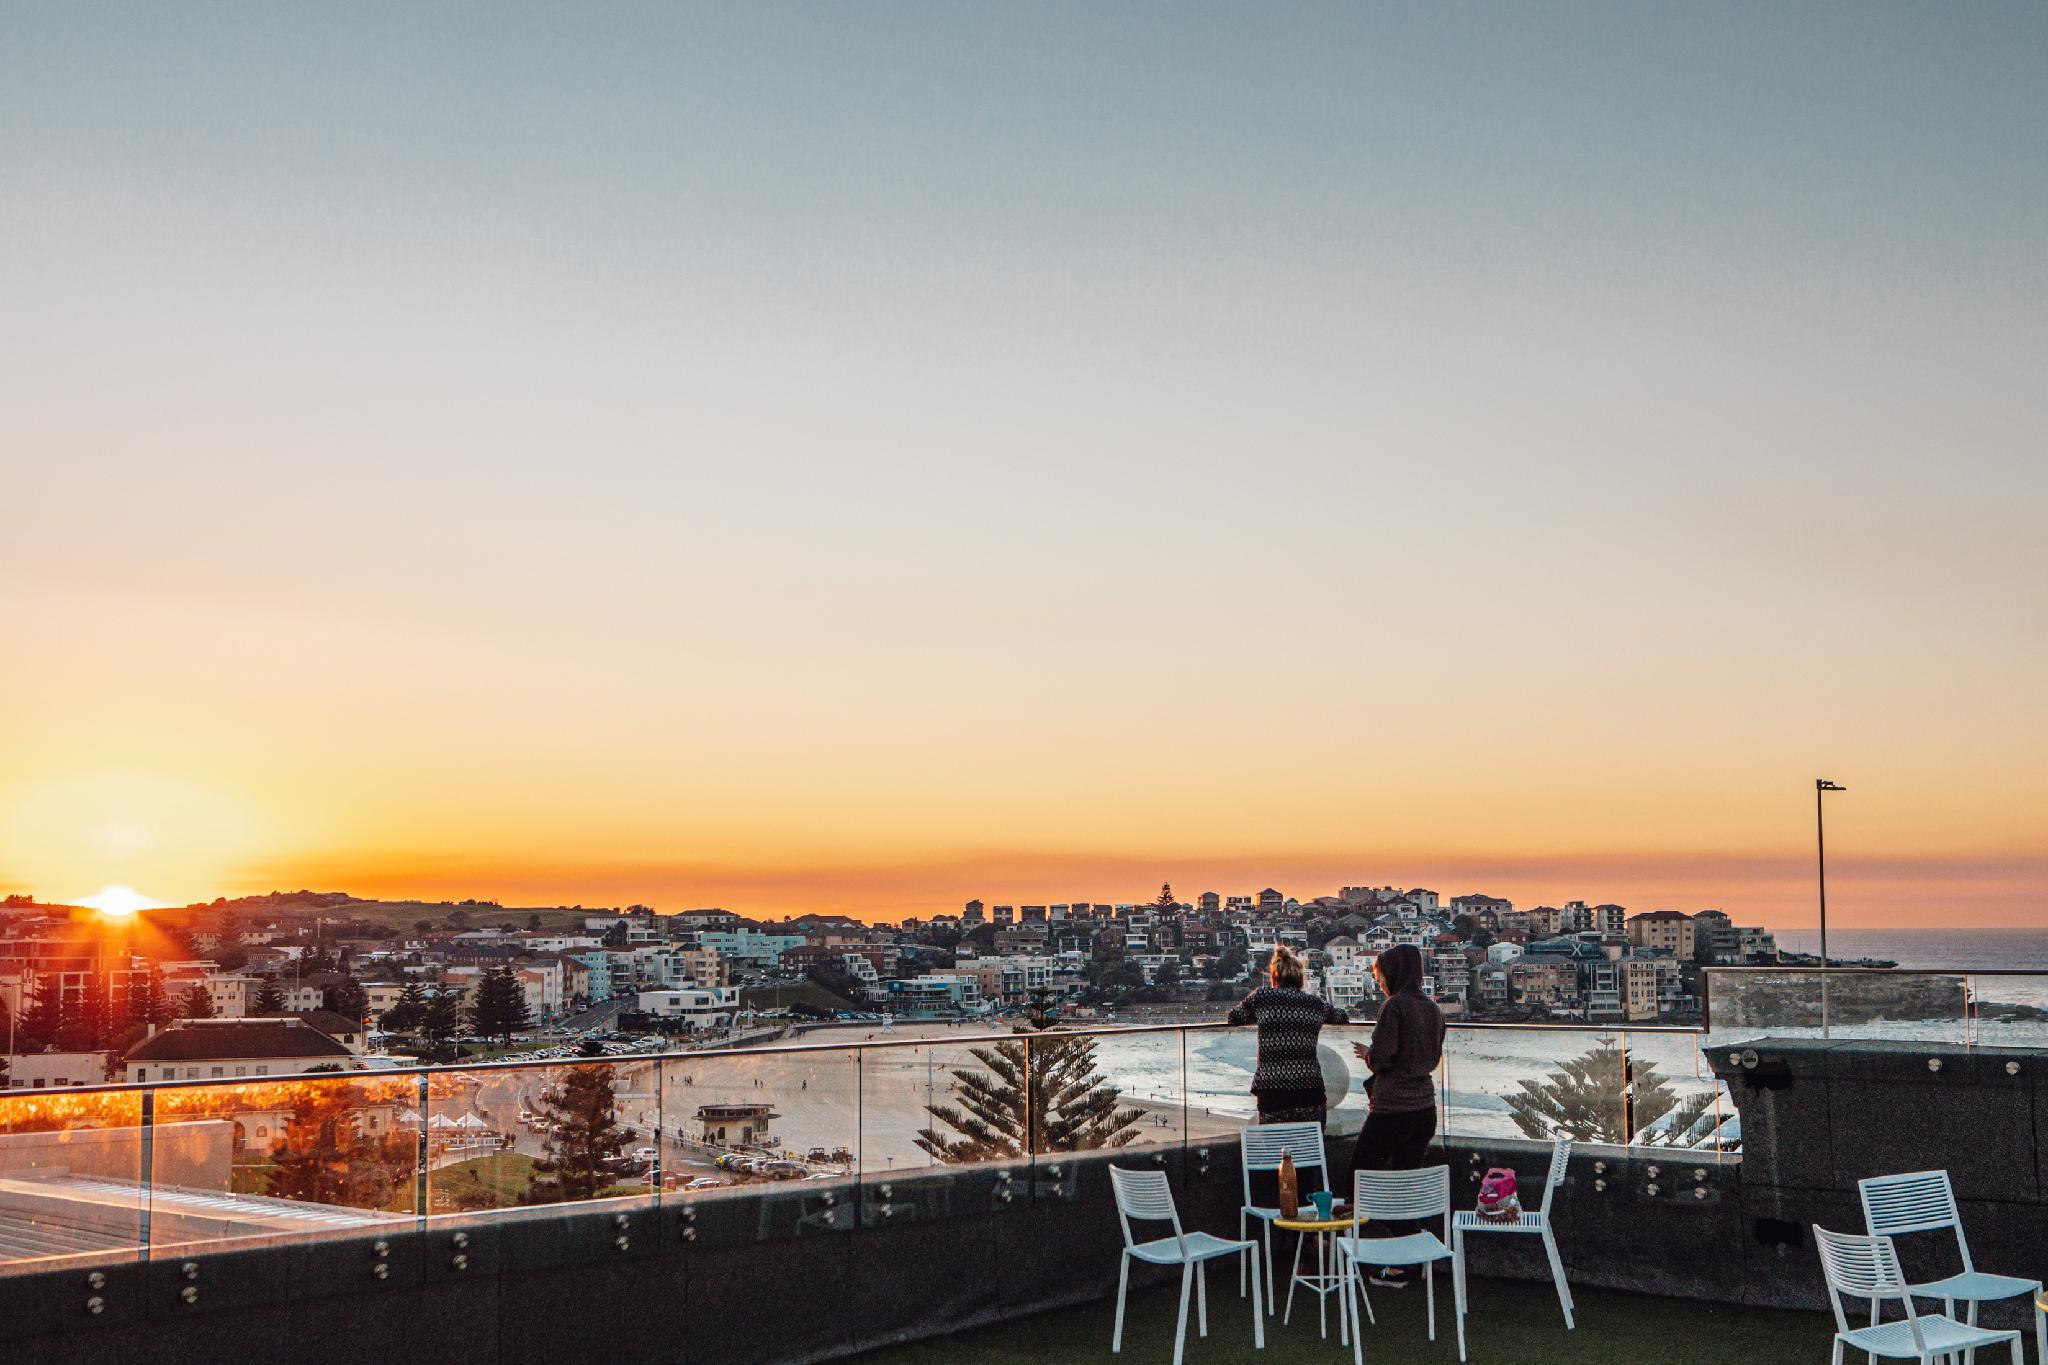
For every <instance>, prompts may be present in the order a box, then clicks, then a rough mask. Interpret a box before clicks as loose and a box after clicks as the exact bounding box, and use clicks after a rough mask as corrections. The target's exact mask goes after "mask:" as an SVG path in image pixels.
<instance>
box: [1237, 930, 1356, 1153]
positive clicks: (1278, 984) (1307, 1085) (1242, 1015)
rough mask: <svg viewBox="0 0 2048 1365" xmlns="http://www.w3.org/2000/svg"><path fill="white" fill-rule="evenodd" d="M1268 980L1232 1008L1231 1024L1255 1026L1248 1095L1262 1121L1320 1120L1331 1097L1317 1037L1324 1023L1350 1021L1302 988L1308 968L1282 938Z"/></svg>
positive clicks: (1323, 1117)
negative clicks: (1253, 1064) (1256, 1053)
mask: <svg viewBox="0 0 2048 1365" xmlns="http://www.w3.org/2000/svg"><path fill="white" fill-rule="evenodd" d="M1266 970H1267V976H1268V979H1269V980H1270V981H1271V983H1272V984H1271V985H1266V986H1261V987H1259V988H1258V989H1257V990H1255V991H1253V992H1252V993H1251V994H1250V995H1247V996H1246V997H1245V998H1244V999H1243V1000H1242V1001H1241V1002H1239V1004H1238V1006H1237V1008H1235V1009H1233V1010H1232V1011H1231V1012H1230V1016H1229V1018H1230V1022H1231V1023H1233V1024H1257V1025H1258V1026H1259V1065H1258V1070H1257V1071H1255V1072H1253V1074H1252V1095H1253V1097H1254V1098H1255V1099H1257V1101H1258V1104H1259V1122H1260V1123H1306V1122H1314V1123H1323V1122H1325V1121H1326V1120H1327V1119H1328V1118H1329V1109H1330V1101H1329V1095H1328V1092H1326V1091H1325V1090H1324V1089H1323V1068H1322V1064H1321V1063H1320V1062H1319V1061H1317V1059H1316V1040H1317V1038H1318V1036H1319V1035H1320V1034H1321V1033H1322V1031H1323V1025H1325V1024H1348V1023H1350V1022H1351V1019H1350V1016H1349V1015H1347V1014H1345V1013H1344V1011H1343V1010H1340V1009H1338V1008H1337V1007H1336V1006H1335V1005H1330V1004H1326V1003H1324V1002H1323V1001H1321V1000H1318V999H1317V998H1316V997H1315V996H1313V995H1310V994H1309V993H1308V992H1307V991H1305V990H1303V989H1302V984H1303V982H1304V981H1305V980H1306V979H1307V975H1308V972H1307V968H1306V967H1305V965H1304V964H1303V962H1302V960H1301V954H1300V953H1297V952H1295V951H1294V950H1293V949H1292V948H1289V947H1287V946H1286V945H1285V944H1282V945H1281V946H1280V947H1277V948H1275V949H1274V950H1273V960H1272V961H1271V962H1270V963H1269V964H1268V965H1267V969H1266Z"/></svg>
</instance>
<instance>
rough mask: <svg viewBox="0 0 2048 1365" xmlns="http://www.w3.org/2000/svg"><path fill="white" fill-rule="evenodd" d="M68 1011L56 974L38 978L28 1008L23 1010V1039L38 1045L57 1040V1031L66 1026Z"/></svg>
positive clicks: (45, 1044) (24, 1041)
mask: <svg viewBox="0 0 2048 1365" xmlns="http://www.w3.org/2000/svg"><path fill="white" fill-rule="evenodd" d="M66 1013H67V1011H66V1009H65V1005H64V997H63V993H62V991H61V990H60V989H59V987H58V984H57V979H56V977H54V976H42V977H39V978H37V980H36V986H35V994H34V996H32V997H31V998H30V1000H29V1002H28V1008H27V1009H25V1010H23V1011H22V1012H21V1039H20V1041H21V1042H23V1043H30V1044H33V1045H34V1046H36V1047H45V1046H47V1045H49V1044H51V1043H54V1042H56V1041H57V1031H58V1030H59V1029H61V1028H63V1027H64V1016H65V1014H66Z"/></svg>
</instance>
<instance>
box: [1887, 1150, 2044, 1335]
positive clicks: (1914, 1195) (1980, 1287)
mask: <svg viewBox="0 0 2048 1365" xmlns="http://www.w3.org/2000/svg"><path fill="white" fill-rule="evenodd" d="M1856 1192H1857V1194H1859V1195H1860V1196H1862V1199H1863V1227H1864V1231H1866V1232H1868V1233H1870V1234H1871V1235H1872V1236H1873V1237H1896V1236H1900V1235H1902V1234H1905V1233H1909V1232H1940V1231H1942V1230H1943V1229H1953V1230H1954V1231H1955V1234H1956V1251H1957V1253H1958V1254H1959V1255H1960V1256H1961V1257H1962V1262H1963V1268H1962V1270H1961V1271H1960V1272H1959V1273H1957V1274H1954V1275H1950V1276H1948V1277H1947V1278H1946V1279H1940V1280H1929V1281H1928V1282H1927V1283H1925V1284H1909V1285H1907V1286H1906V1292H1907V1293H1908V1294H1909V1295H1911V1296H1912V1297H1913V1298H1916V1299H1940V1300H1941V1311H1942V1312H1944V1313H1946V1314H1947V1315H1948V1316H1950V1317H1954V1316H1955V1315H1956V1304H1957V1303H1959V1302H1960V1303H1966V1304H1968V1305H1969V1314H1968V1316H1967V1317H1966V1318H1965V1319H1964V1321H1965V1322H1967V1323H1969V1325H1970V1326H1972V1327H1975V1326H1976V1325H1977V1305H1978V1304H1980V1303H1995V1302H1997V1301H1998V1300H2000V1299H2016V1298H2018V1297H2020V1296H2021V1295H2022V1294H2027V1295H2038V1294H2039V1293H2040V1292H2041V1281H2039V1280H2023V1279H2020V1278H2018V1277H2017V1276H2014V1275H1993V1274H1991V1273H1989V1272H1988V1271H1982V1270H1979V1269H1977V1266H1976V1263H1975V1262H1974V1261H1972V1260H1971V1259H1970V1244H1969V1242H1968V1241H1967V1240H1965V1239H1964V1237H1963V1219H1962V1215H1961V1213H1959V1212H1958V1211H1957V1209H1956V1192H1955V1188H1954V1187H1953V1186H1952V1185H1951V1184H1950V1183H1949V1178H1948V1172H1947V1171H1910V1172H1908V1173H1906V1174H1904V1175H1880V1176H1874V1177H1872V1178H1871V1179H1869V1180H1859V1181H1857V1182H1856ZM1870 1308H1871V1312H1872V1313H1873V1314H1875V1313H1876V1311H1877V1304H1876V1303H1875V1302H1874V1301H1873V1302H1872V1304H1871V1305H1870ZM1872 1321H1873V1322H1874V1321H1876V1319H1875V1317H1873V1318H1872ZM2034 1350H2035V1354H2036V1356H2037V1357H2038V1358H2039V1359H2040V1360H2041V1361H2043V1362H2048V1314H2044V1313H2043V1312H2042V1311H2041V1309H2040V1307H2039V1305H2038V1304H2037V1305H2036V1307H2035V1310H2034Z"/></svg>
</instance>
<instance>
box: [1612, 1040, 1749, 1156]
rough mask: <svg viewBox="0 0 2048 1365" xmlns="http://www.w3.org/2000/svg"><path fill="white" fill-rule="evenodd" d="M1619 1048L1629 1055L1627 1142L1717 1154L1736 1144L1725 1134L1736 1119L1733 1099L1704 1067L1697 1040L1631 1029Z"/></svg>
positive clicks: (1733, 1138) (1731, 1136) (1733, 1139)
mask: <svg viewBox="0 0 2048 1365" xmlns="http://www.w3.org/2000/svg"><path fill="white" fill-rule="evenodd" d="M1622 1045H1623V1046H1624V1047H1625V1048H1627V1050H1628V1070H1627V1077H1628V1091H1627V1095H1626V1101H1627V1107H1628V1125H1629V1127H1630V1128H1631V1129H1632V1130H1633V1131H1632V1133H1631V1138H1630V1140H1631V1141H1632V1142H1635V1143H1636V1144H1638V1145H1641V1146H1648V1147H1684V1148H1688V1149H1694V1150H1700V1151H1706V1152H1714V1153H1718V1152H1720V1151H1722V1150H1723V1149H1724V1148H1728V1147H1729V1146H1730V1144H1732V1143H1734V1142H1735V1141H1737V1137H1736V1134H1735V1133H1734V1132H1731V1131H1726V1130H1727V1129H1728V1126H1729V1124H1730V1121H1731V1120H1732V1119H1733V1118H1734V1117H1735V1103H1734V1100H1733V1099H1732V1098H1731V1097H1730V1096H1729V1095H1728V1093H1727V1088H1726V1087H1725V1086H1723V1085H1722V1084H1721V1083H1720V1082H1719V1081H1718V1080H1717V1079H1716V1078H1715V1076H1714V1072H1713V1068H1711V1067H1710V1066H1708V1065H1707V1059H1706V1054H1705V1053H1704V1052H1702V1051H1701V1049H1700V1035H1698V1034H1696V1033H1662V1032H1644V1031H1642V1030H1640V1029H1634V1030H1630V1031H1629V1032H1628V1033H1627V1034H1626V1035H1625V1036H1624V1037H1623V1039H1622Z"/></svg>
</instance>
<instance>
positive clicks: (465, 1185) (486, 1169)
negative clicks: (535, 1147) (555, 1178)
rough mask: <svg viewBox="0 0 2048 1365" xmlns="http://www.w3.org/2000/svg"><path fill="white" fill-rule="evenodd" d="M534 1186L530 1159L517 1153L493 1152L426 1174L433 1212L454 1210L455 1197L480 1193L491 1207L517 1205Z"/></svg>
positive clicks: (531, 1159) (428, 1196)
mask: <svg viewBox="0 0 2048 1365" xmlns="http://www.w3.org/2000/svg"><path fill="white" fill-rule="evenodd" d="M532 1184H533V1158H532V1157H530V1156H526V1155H523V1154H522V1153H519V1152H493V1153H492V1154H491V1155H489V1156H479V1157H472V1158H470V1159H469V1160H468V1161H458V1162H456V1163H455V1164H454V1165H453V1166H441V1167H437V1168H436V1169H434V1170H432V1171H430V1172H428V1174H427V1198H428V1200H429V1202H430V1204H431V1205H432V1206H433V1208H434V1210H435V1212H437V1213H438V1212H444V1211H445V1209H444V1207H443V1206H444V1204H446V1206H447V1207H453V1206H454V1201H455V1200H456V1199H457V1197H458V1196H460V1195H463V1194H465V1193H474V1192H476V1191H482V1192H483V1193H485V1194H488V1195H489V1196H490V1199H491V1203H490V1206H491V1207H501V1206H503V1205H507V1204H516V1203H518V1202H519V1201H520V1199H521V1198H522V1197H523V1196H524V1195H525V1194H526V1191H527V1188H528V1187H529V1186H530V1185H532Z"/></svg>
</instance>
